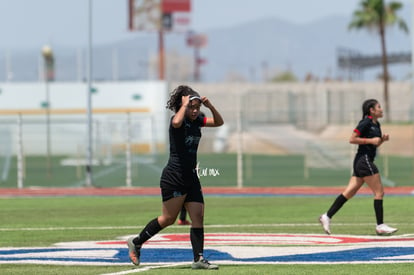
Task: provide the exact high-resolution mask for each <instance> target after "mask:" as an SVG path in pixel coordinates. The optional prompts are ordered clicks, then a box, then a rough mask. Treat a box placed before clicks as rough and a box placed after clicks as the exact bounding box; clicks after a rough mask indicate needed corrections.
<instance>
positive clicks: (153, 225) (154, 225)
mask: <svg viewBox="0 0 414 275" xmlns="http://www.w3.org/2000/svg"><path fill="white" fill-rule="evenodd" d="M161 229H162V228H161V226H160V224H159V223H158V218H155V219H153V220H152V221H150V222H149V223H148V224H147V225H146V226H145V228H144V229H143V230H142V231H141V233H139V236H138V237H137V238H135V239H134V240H133V241H132V242H133V243H134V244H135V245H142V244H143V243H145V242H146V241H148V240H149V239H150V238H151V237H152V236H154V235H155V234H157V233H158V232H160V231H161Z"/></svg>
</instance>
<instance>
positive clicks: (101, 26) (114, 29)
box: [0, 0, 414, 48]
mask: <svg viewBox="0 0 414 275" xmlns="http://www.w3.org/2000/svg"><path fill="white" fill-rule="evenodd" d="M88 1H89V0H0V38H1V39H0V48H26V47H41V46H42V45H44V44H52V45H53V44H57V45H63V46H70V47H73V46H85V45H86V44H87V37H88V36H87V34H88V33H87V30H88V29H87V28H88ZM91 1H92V3H93V17H92V18H93V41H94V43H97V44H101V43H110V42H113V41H117V40H121V39H125V38H131V37H133V36H135V35H139V34H137V33H131V32H129V31H128V30H127V0H91ZM359 2H360V0H288V1H285V0H255V1H249V0H192V16H191V17H192V19H191V20H192V29H194V30H196V31H198V32H203V31H206V30H210V29H215V28H222V27H230V26H234V25H237V24H240V23H245V22H249V21H252V20H255V19H259V18H264V17H276V18H279V19H283V20H286V21H289V22H292V23H297V24H306V23H307V22H311V21H313V20H317V19H320V18H323V17H327V16H332V15H342V16H351V15H352V12H353V11H354V10H355V9H356V8H357V6H358V3H359ZM400 2H403V3H404V4H405V6H406V7H405V9H411V3H412V2H414V0H400Z"/></svg>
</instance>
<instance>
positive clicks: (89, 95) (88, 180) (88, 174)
mask: <svg viewBox="0 0 414 275" xmlns="http://www.w3.org/2000/svg"><path fill="white" fill-rule="evenodd" d="M87 64H88V73H87V75H88V76H87V79H88V85H87V86H88V87H87V91H86V94H87V119H88V149H87V155H88V163H87V165H86V186H87V187H91V186H92V185H93V184H92V0H89V22H88V61H87Z"/></svg>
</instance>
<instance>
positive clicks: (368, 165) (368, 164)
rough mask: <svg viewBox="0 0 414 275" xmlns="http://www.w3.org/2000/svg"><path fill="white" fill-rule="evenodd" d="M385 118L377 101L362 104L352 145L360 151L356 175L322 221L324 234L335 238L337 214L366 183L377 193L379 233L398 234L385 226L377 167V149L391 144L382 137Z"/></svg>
mask: <svg viewBox="0 0 414 275" xmlns="http://www.w3.org/2000/svg"><path fill="white" fill-rule="evenodd" d="M381 117H382V108H381V105H380V104H379V103H378V101H377V100H375V99H368V100H366V101H364V103H363V104H362V120H361V121H360V122H359V124H358V126H357V127H356V128H355V129H354V131H353V133H352V135H351V137H350V139H349V142H350V143H351V144H358V151H357V153H356V155H355V158H354V164H353V175H352V177H351V179H350V180H349V183H348V186H347V187H346V188H345V191H344V192H343V193H342V194H340V195H339V196H338V197H337V198H336V200H335V201H334V202H333V204H332V206H331V207H330V208H329V210H328V212H326V213H324V214H322V215H321V216H320V217H319V222H320V223H321V225H322V227H323V230H324V231H325V232H326V233H327V234H331V230H330V222H331V219H332V217H333V216H334V215H335V213H336V212H338V211H339V209H340V208H341V207H342V206H343V205H344V204H345V203H346V202H347V201H348V200H349V199H351V198H352V197H353V196H354V195H355V194H356V193H357V192H358V190H359V189H360V188H361V186H362V185H363V184H364V182H365V183H367V185H368V186H369V188H370V189H371V190H372V192H373V193H374V210H375V217H376V220H377V226H376V229H375V231H376V233H377V234H378V235H390V234H392V233H395V232H397V230H398V229H397V228H393V227H390V226H388V225H386V224H384V210H383V204H382V202H383V197H384V187H383V185H382V183H381V177H380V174H379V171H378V168H377V166H376V165H375V164H374V159H375V155H376V152H377V148H378V147H379V146H380V145H381V144H382V143H384V142H385V141H388V140H389V135H388V134H382V132H381V125H380V123H379V121H378V119H379V118H381Z"/></svg>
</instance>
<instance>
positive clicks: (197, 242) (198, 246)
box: [190, 228, 204, 262]
mask: <svg viewBox="0 0 414 275" xmlns="http://www.w3.org/2000/svg"><path fill="white" fill-rule="evenodd" d="M190 239H191V246H192V247H193V255H194V262H197V261H198V260H199V259H200V256H203V250H204V228H191V229H190Z"/></svg>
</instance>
